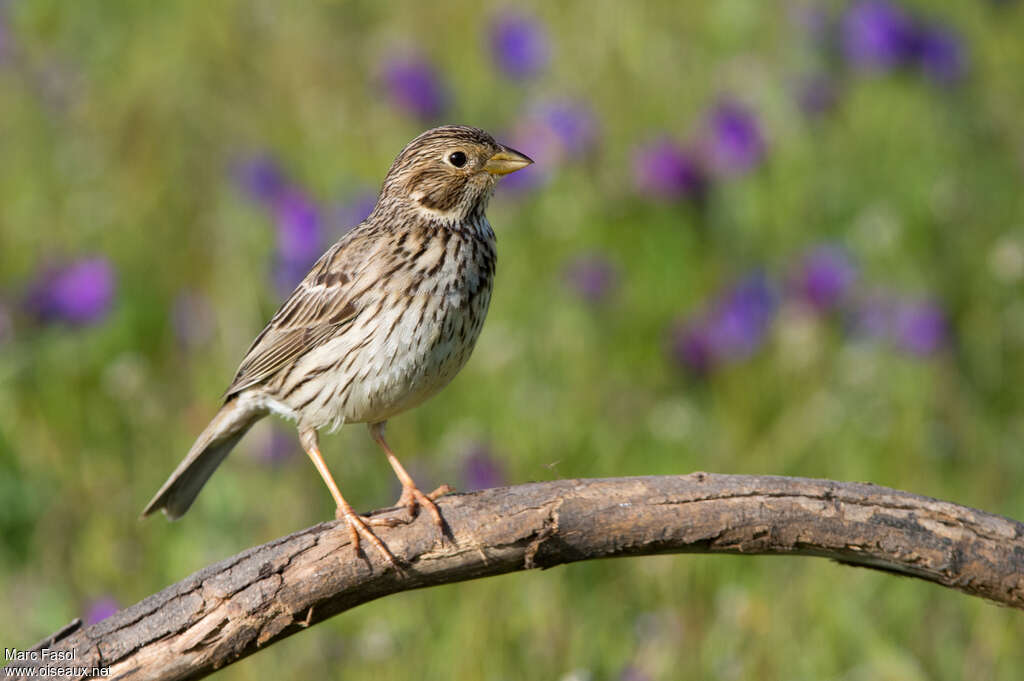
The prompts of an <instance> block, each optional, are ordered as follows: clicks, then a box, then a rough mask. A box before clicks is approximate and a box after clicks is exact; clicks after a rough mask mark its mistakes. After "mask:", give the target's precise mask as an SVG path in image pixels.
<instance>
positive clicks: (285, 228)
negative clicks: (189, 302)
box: [275, 189, 322, 266]
mask: <svg viewBox="0 0 1024 681" xmlns="http://www.w3.org/2000/svg"><path fill="white" fill-rule="evenodd" d="M275 208H276V217H277V250H278V254H279V255H280V257H281V258H282V259H284V260H286V261H288V262H295V263H300V264H305V265H306V266H309V265H312V264H313V262H314V261H315V260H316V258H317V257H318V256H319V255H320V250H321V244H322V234H321V228H320V211H319V209H318V208H317V205H316V204H315V203H314V202H313V200H312V199H311V198H310V197H309V196H307V195H306V194H305V193H303V192H302V191H299V190H297V189H292V190H290V191H289V192H288V193H287V194H286V195H285V196H283V197H282V198H281V200H280V201H278V202H277V205H276V206H275Z"/></svg>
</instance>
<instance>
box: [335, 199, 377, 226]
mask: <svg viewBox="0 0 1024 681" xmlns="http://www.w3.org/2000/svg"><path fill="white" fill-rule="evenodd" d="M376 205H377V192H375V191H373V190H370V189H366V190H363V191H359V192H356V193H355V194H353V195H352V196H350V197H349V198H348V199H346V200H345V201H342V202H341V203H339V204H337V205H336V206H335V207H334V210H333V211H332V218H333V219H332V222H333V223H334V229H333V230H332V231H334V233H335V234H337V235H339V236H340V235H342V234H344V233H345V232H347V231H348V230H350V229H352V228H353V227H355V226H356V225H358V224H359V223H361V222H362V221H363V220H365V219H366V218H368V217H369V216H370V213H372V212H373V207H374V206H376Z"/></svg>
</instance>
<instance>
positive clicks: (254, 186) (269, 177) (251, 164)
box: [233, 155, 287, 205]
mask: <svg viewBox="0 0 1024 681" xmlns="http://www.w3.org/2000/svg"><path fill="white" fill-rule="evenodd" d="M233 170H234V176H235V181H236V182H237V183H238V186H239V187H241V188H242V190H243V191H244V192H245V193H246V194H248V195H249V196H250V198H252V199H255V200H256V201H260V202H262V203H264V204H268V205H272V204H273V203H274V202H275V201H277V200H278V198H280V197H281V195H282V194H283V193H284V191H285V189H286V188H287V181H286V180H285V176H284V172H282V170H281V166H280V165H278V163H277V161H275V160H274V159H272V158H270V157H269V156H265V155H263V156H254V157H252V158H249V159H246V160H244V161H239V162H237V163H236V164H235V165H234V168H233Z"/></svg>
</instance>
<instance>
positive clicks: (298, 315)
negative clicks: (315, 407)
mask: <svg viewBox="0 0 1024 681" xmlns="http://www.w3.org/2000/svg"><path fill="white" fill-rule="evenodd" d="M358 231H360V230H358V229H356V230H352V231H351V232H349V234H348V235H347V237H346V238H345V239H342V240H341V241H339V242H338V243H337V244H335V245H334V246H332V247H331V248H330V249H329V250H328V251H327V252H326V253H324V254H323V255H322V256H321V257H320V259H319V260H317V262H316V264H315V265H313V268H312V269H311V270H310V272H309V274H307V275H306V277H305V279H303V280H302V282H301V283H300V284H299V285H298V286H297V287H296V288H295V290H294V291H293V292H292V294H291V296H289V297H288V300H286V301H285V302H284V304H283V305H281V307H280V308H279V309H278V311H277V312H276V313H275V314H274V316H273V317H272V318H271V319H270V321H269V322H268V323H267V325H266V327H264V329H263V331H261V332H260V334H259V335H258V336H256V340H254V341H253V343H252V345H251V346H250V347H249V350H248V351H247V352H246V353H245V358H244V359H243V360H242V363H241V365H240V366H239V367H238V371H237V372H236V374H235V378H234V380H233V381H232V382H231V386H230V387H229V388H228V389H227V391H225V393H224V395H225V397H227V398H230V397H231V396H232V395H236V394H238V393H239V392H241V391H242V390H245V389H246V388H249V387H251V386H254V385H257V384H260V383H264V382H266V381H268V380H269V379H271V378H272V377H273V376H274V375H275V374H277V372H278V371H280V370H282V369H283V368H285V367H287V366H290V365H291V364H292V363H294V362H295V361H297V360H298V359H299V358H300V357H302V355H304V354H306V353H308V352H310V351H311V350H313V349H314V348H316V347H318V346H319V345H321V344H323V343H325V342H327V341H329V340H330V339H332V338H334V337H335V336H337V335H338V334H339V333H341V332H342V331H343V329H344V327H345V325H346V324H348V323H349V322H350V321H352V319H354V318H355V316H356V315H357V314H358V313H359V310H360V309H361V307H362V306H361V305H360V302H359V300H357V299H355V298H358V297H359V293H362V292H363V291H365V289H362V290H361V289H360V288H359V287H357V286H355V284H356V283H357V282H358V280H359V279H360V277H361V275H362V274H363V272H364V271H365V268H364V267H363V265H364V264H365V262H366V260H367V259H366V257H365V256H366V255H367V249H366V248H361V247H360V246H361V245H364V246H365V242H363V243H362V244H361V243H360V242H361V240H359V239H358V238H349V237H358V234H357V232H358ZM353 294H355V298H354V297H353Z"/></svg>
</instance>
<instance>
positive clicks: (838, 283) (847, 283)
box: [791, 246, 857, 312]
mask: <svg viewBox="0 0 1024 681" xmlns="http://www.w3.org/2000/svg"><path fill="white" fill-rule="evenodd" d="M856 279H857V270H856V268H855V267H854V265H853V262H852V261H851V260H850V257H849V256H848V255H847V253H846V252H845V251H844V250H842V249H841V248H837V247H835V246H819V247H818V248H816V249H814V250H812V251H811V252H810V253H808V254H806V255H805V256H804V257H803V259H802V261H801V262H800V266H799V268H798V270H797V272H796V274H795V276H794V278H793V281H792V284H791V285H792V288H793V289H794V292H795V293H796V295H797V296H798V297H799V298H800V299H802V300H803V301H804V302H806V303H808V304H810V305H811V306H812V307H814V308H815V309H817V310H818V311H819V312H827V311H828V310H831V309H833V308H834V307H835V306H836V305H838V304H839V303H840V302H841V301H842V300H843V298H844V297H845V296H846V295H847V294H848V293H849V291H850V287H851V286H852V285H853V283H854V281H855V280H856Z"/></svg>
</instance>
